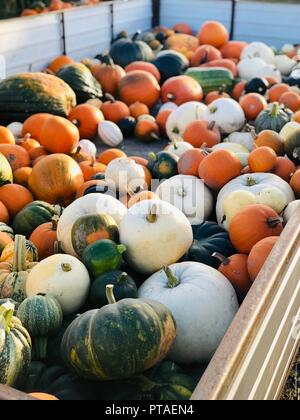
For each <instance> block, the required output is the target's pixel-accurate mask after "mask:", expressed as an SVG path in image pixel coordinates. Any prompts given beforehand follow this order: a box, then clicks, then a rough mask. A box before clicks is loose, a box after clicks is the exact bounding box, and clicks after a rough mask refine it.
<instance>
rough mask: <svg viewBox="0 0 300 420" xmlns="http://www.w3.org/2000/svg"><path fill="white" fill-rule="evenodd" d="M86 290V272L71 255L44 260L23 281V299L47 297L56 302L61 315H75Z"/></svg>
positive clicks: (87, 288)
mask: <svg viewBox="0 0 300 420" xmlns="http://www.w3.org/2000/svg"><path fill="white" fill-rule="evenodd" d="M89 288H90V276H89V273H88V271H87V269H86V268H85V266H84V265H83V264H82V262H80V261H79V260H78V259H77V258H74V257H72V256H71V255H62V254H56V255H52V256H51V257H48V258H46V259H45V260H43V261H41V262H40V263H38V264H37V265H36V266H35V267H34V268H33V269H32V270H31V271H30V273H29V275H28V278H27V281H26V294H27V297H31V296H35V295H37V294H39V293H43V294H49V295H51V296H53V297H55V298H56V299H57V300H58V302H59V303H60V305H61V308H62V310H63V313H64V315H70V314H75V313H76V312H77V311H78V310H79V309H80V308H81V307H82V306H83V304H84V303H85V301H86V298H87V295H88V292H89Z"/></svg>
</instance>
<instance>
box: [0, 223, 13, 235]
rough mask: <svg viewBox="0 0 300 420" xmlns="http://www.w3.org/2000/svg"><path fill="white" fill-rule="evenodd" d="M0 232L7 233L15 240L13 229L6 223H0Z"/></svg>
mask: <svg viewBox="0 0 300 420" xmlns="http://www.w3.org/2000/svg"><path fill="white" fill-rule="evenodd" d="M0 232H1V233H6V234H7V235H9V236H10V237H11V239H14V237H15V234H14V230H13V228H12V227H10V226H8V225H7V224H6V223H3V222H0Z"/></svg>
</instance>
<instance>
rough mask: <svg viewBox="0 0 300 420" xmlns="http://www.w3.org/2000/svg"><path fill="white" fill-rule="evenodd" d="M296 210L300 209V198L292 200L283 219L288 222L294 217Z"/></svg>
mask: <svg viewBox="0 0 300 420" xmlns="http://www.w3.org/2000/svg"><path fill="white" fill-rule="evenodd" d="M296 211H300V200H295V201H292V202H291V203H290V204H289V205H288V206H287V208H286V209H285V212H284V213H283V220H284V222H285V223H288V222H289V221H290V219H291V218H292V217H293V214H294V213H295V212H296Z"/></svg>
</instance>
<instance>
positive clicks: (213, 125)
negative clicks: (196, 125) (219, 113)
mask: <svg viewBox="0 0 300 420" xmlns="http://www.w3.org/2000/svg"><path fill="white" fill-rule="evenodd" d="M215 126H216V121H211V122H210V123H209V124H208V126H207V129H208V130H213V129H214V128H215Z"/></svg>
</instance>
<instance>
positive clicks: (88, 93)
mask: <svg viewBox="0 0 300 420" xmlns="http://www.w3.org/2000/svg"><path fill="white" fill-rule="evenodd" d="M57 76H58V77H59V78H60V79H62V80H64V81H65V82H66V83H68V85H69V86H70V87H71V88H72V89H73V90H74V92H75V94H76V99H77V103H78V104H82V103H84V102H86V101H88V100H89V99H101V98H102V96H103V92H102V88H101V86H100V84H99V82H98V81H97V80H96V79H95V78H94V76H93V75H92V73H91V72H90V70H89V69H88V68H87V67H86V66H85V65H84V64H81V63H75V64H70V65H68V66H65V67H63V68H62V69H60V70H59V72H58V73H57Z"/></svg>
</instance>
